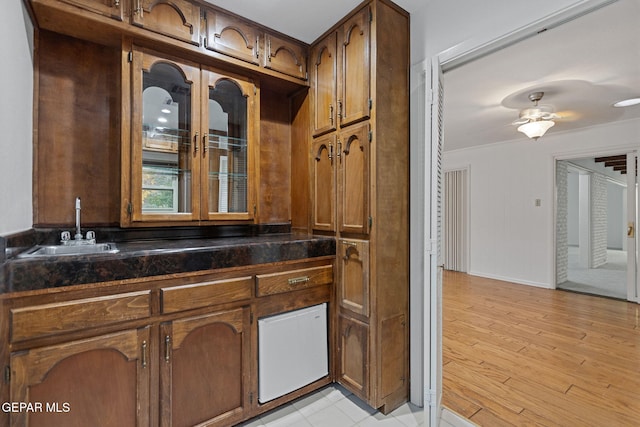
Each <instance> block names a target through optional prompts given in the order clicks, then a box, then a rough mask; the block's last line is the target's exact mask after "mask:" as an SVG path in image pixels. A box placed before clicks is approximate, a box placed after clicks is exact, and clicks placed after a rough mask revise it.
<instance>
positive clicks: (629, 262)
mask: <svg viewBox="0 0 640 427" xmlns="http://www.w3.org/2000/svg"><path fill="white" fill-rule="evenodd" d="M633 169H634V170H633V171H630V172H632V173H633V176H632V177H629V176H628V174H627V154H626V153H622V154H618V155H608V156H601V157H583V158H575V159H567V160H557V161H556V192H557V195H556V287H557V288H558V289H563V290H569V291H574V292H580V293H587V294H592V295H599V296H605V297H611V298H618V299H624V300H626V299H627V297H628V295H627V292H628V280H632V281H634V282H635V262H634V260H635V244H632V245H629V240H632V241H633V239H629V237H633V236H628V235H627V233H628V229H627V226H628V224H630V223H633V222H635V221H634V219H633V218H634V217H635V216H636V215H635V200H633V199H635V197H631V199H632V200H630V202H631V205H629V201H628V196H627V195H628V190H627V187H628V186H629V185H631V186H632V187H633V188H634V187H635V168H633ZM630 179H631V180H630ZM634 189H635V188H634ZM634 194H635V193H634ZM629 207H631V208H632V210H631V212H632V214H631V218H629V212H630V211H629ZM630 251H632V253H631V252H630Z"/></svg>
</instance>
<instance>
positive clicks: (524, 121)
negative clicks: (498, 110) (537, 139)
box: [511, 119, 529, 126]
mask: <svg viewBox="0 0 640 427" xmlns="http://www.w3.org/2000/svg"><path fill="white" fill-rule="evenodd" d="M527 122H529V119H518V120H514V121H512V122H511V124H512V125H514V126H519V125H523V124H525V123H527Z"/></svg>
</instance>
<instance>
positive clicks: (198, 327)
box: [160, 307, 251, 427]
mask: <svg viewBox="0 0 640 427" xmlns="http://www.w3.org/2000/svg"><path fill="white" fill-rule="evenodd" d="M249 316H250V310H249V308H248V307H242V308H237V309H232V310H228V311H222V312H216V313H211V314H206V315H202V316H197V317H190V318H186V319H179V320H174V321H173V322H168V323H163V324H162V325H161V327H160V341H161V345H162V351H161V355H160V356H161V357H160V359H161V360H160V388H161V420H160V421H161V422H160V425H161V426H172V427H179V426H193V425H199V424H201V423H205V422H206V423H207V425H210V426H215V425H220V426H222V425H232V424H234V423H235V422H237V421H240V420H241V419H242V417H243V415H244V411H245V410H246V409H247V408H248V407H249V403H250V390H249V369H250V356H251V351H250V349H251V345H250V333H249V321H250V319H249Z"/></svg>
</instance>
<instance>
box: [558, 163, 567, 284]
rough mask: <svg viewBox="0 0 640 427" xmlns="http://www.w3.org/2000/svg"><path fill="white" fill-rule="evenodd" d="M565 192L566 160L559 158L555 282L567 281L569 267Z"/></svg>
mask: <svg viewBox="0 0 640 427" xmlns="http://www.w3.org/2000/svg"><path fill="white" fill-rule="evenodd" d="M567 194H568V188H567V162H565V161H564V160H559V161H557V162H556V215H557V217H556V284H559V283H563V282H566V281H567V271H568V268H569V250H568V241H569V237H568V236H569V234H568V228H567V209H568V195H567Z"/></svg>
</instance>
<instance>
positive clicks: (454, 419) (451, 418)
mask: <svg viewBox="0 0 640 427" xmlns="http://www.w3.org/2000/svg"><path fill="white" fill-rule="evenodd" d="M440 420H441V421H442V423H441V425H442V426H446V427H448V426H452V427H477V425H476V424H474V423H472V422H471V421H469V420H468V419H466V418H464V417H462V416H461V415H458V414H456V413H455V412H453V411H450V410H449V409H447V408H442V414H441V415H440Z"/></svg>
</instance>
